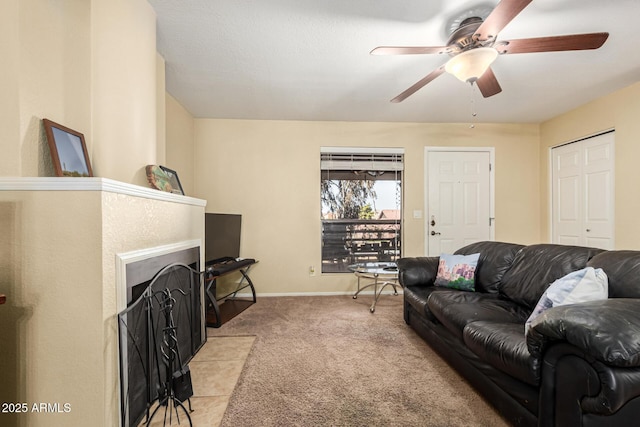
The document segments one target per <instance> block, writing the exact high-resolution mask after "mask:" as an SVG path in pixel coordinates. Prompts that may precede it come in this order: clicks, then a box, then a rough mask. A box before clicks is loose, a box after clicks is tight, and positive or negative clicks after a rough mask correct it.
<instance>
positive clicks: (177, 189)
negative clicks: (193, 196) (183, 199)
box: [160, 165, 184, 195]
mask: <svg viewBox="0 0 640 427" xmlns="http://www.w3.org/2000/svg"><path fill="white" fill-rule="evenodd" d="M160 169H162V170H163V171H164V173H166V174H167V176H168V177H169V183H170V184H171V187H172V189H173V190H172V191H171V192H172V193H175V194H182V195H184V190H183V189H182V184H180V178H178V173H177V172H176V171H174V170H172V169H169V168H168V167H166V166H162V165H161V166H160Z"/></svg>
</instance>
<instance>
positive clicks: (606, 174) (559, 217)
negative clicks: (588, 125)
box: [551, 132, 614, 249]
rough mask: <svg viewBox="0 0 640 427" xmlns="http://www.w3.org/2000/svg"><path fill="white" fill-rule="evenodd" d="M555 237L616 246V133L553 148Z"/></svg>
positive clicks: (560, 240)
mask: <svg viewBox="0 0 640 427" xmlns="http://www.w3.org/2000/svg"><path fill="white" fill-rule="evenodd" d="M551 152H552V160H553V168H552V241H553V242H554V243H560V244H566V245H579V246H590V247H597V248H603V249H613V248H614V179H613V177H614V133H613V132H609V133H606V134H602V135H598V136H595V137H592V138H588V139H585V140H582V141H578V142H574V143H571V144H566V145H563V146H560V147H557V148H554V149H552V150H551Z"/></svg>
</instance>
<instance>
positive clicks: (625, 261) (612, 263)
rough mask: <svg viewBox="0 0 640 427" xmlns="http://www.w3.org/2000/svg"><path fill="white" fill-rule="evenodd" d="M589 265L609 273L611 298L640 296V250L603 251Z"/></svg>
mask: <svg viewBox="0 0 640 427" xmlns="http://www.w3.org/2000/svg"><path fill="white" fill-rule="evenodd" d="M587 265H588V266H589V267H593V268H601V269H603V270H604V272H605V273H607V277H608V278H609V298H640V251H607V252H602V253H600V254H598V255H596V256H594V257H593V258H592V259H591V261H589V262H588V263H587Z"/></svg>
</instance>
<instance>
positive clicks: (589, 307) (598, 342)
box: [527, 298, 640, 368]
mask: <svg viewBox="0 0 640 427" xmlns="http://www.w3.org/2000/svg"><path fill="white" fill-rule="evenodd" d="M638 337H640V299H636V298H610V299H607V300H604V301H591V302H585V303H580V304H570V305H565V306H560V307H554V308H550V309H549V310H547V311H545V312H544V313H542V314H541V315H540V316H538V317H537V318H536V319H535V320H534V321H533V322H532V324H531V329H530V330H529V333H528V334H527V346H528V348H529V353H531V355H532V356H534V357H541V356H542V355H543V354H544V352H545V351H546V349H547V348H548V347H549V346H550V345H552V344H554V343H556V342H568V343H570V344H572V345H574V346H576V347H577V348H579V349H580V350H582V351H584V352H585V354H588V355H590V356H592V357H593V358H595V359H596V360H599V361H601V362H602V363H605V364H607V365H609V366H617V367H623V368H628V367H639V366H640V339H638Z"/></svg>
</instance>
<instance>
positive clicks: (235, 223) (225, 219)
mask: <svg viewBox="0 0 640 427" xmlns="http://www.w3.org/2000/svg"><path fill="white" fill-rule="evenodd" d="M241 225H242V215H236V214H219V213H205V218H204V234H205V239H204V256H205V262H206V263H210V262H211V261H215V260H220V259H224V258H238V257H239V256H240V228H241Z"/></svg>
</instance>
